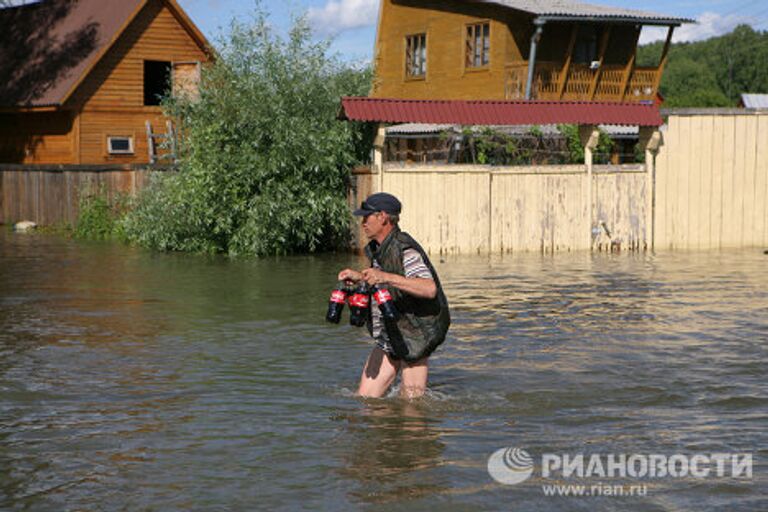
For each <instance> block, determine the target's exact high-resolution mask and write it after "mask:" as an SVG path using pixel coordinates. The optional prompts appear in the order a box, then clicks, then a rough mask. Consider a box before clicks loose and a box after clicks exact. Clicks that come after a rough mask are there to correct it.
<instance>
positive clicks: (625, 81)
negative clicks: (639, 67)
mask: <svg viewBox="0 0 768 512" xmlns="http://www.w3.org/2000/svg"><path fill="white" fill-rule="evenodd" d="M642 31H643V26H642V25H640V26H637V27H636V29H635V46H634V47H633V50H632V55H631V56H630V57H629V62H627V67H626V68H624V73H623V74H622V78H621V91H620V92H619V98H618V99H619V101H622V102H623V101H624V98H626V96H627V89H628V88H629V79H630V77H631V76H632V73H633V71H634V69H635V61H636V60H637V44H638V43H639V42H640V33H641V32H642Z"/></svg>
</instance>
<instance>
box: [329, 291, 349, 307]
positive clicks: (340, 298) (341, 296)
mask: <svg viewBox="0 0 768 512" xmlns="http://www.w3.org/2000/svg"><path fill="white" fill-rule="evenodd" d="M346 300H347V294H346V293H344V292H343V291H341V290H333V292H332V293H331V302H337V303H339V304H343V303H344V302H345V301H346Z"/></svg>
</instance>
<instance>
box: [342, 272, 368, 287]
mask: <svg viewBox="0 0 768 512" xmlns="http://www.w3.org/2000/svg"><path fill="white" fill-rule="evenodd" d="M363 279H365V278H364V277H363V274H362V273H360V272H358V271H357V270H352V269H351V268H345V269H344V270H342V271H341V272H339V277H338V280H339V281H346V282H347V284H349V283H352V284H355V283H359V282H360V281H362V280H363Z"/></svg>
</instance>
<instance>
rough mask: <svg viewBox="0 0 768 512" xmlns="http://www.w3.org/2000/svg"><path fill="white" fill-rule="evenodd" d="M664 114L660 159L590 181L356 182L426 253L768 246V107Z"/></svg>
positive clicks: (549, 172)
mask: <svg viewBox="0 0 768 512" xmlns="http://www.w3.org/2000/svg"><path fill="white" fill-rule="evenodd" d="M668 114H669V117H668V124H667V126H666V129H665V130H664V131H663V132H662V133H663V136H662V139H663V143H662V146H661V148H660V150H659V152H658V154H657V155H656V157H655V159H654V158H653V156H652V155H651V154H650V153H649V154H648V155H647V156H648V157H649V158H648V162H647V164H646V165H636V166H600V165H595V166H593V167H592V169H593V172H592V178H591V180H590V178H589V177H588V172H587V169H586V166H585V165H574V166H547V167H536V166H529V167H489V166H467V165H403V164H400V163H390V164H384V165H383V175H382V176H380V175H379V174H378V172H377V171H376V170H374V171H373V172H374V173H373V174H371V175H369V176H368V177H367V178H366V177H365V176H363V175H360V176H357V181H358V182H359V181H360V180H363V179H368V180H369V181H370V186H368V188H367V189H366V188H365V187H359V188H360V189H361V190H363V189H365V190H380V189H382V190H385V191H388V192H391V193H393V194H395V195H397V196H398V197H400V198H401V199H402V201H403V204H404V210H403V215H402V218H401V223H402V227H403V228H404V229H405V230H407V231H409V232H411V233H412V234H413V235H414V236H416V237H417V238H418V239H419V240H420V241H421V242H422V243H423V244H424V247H425V249H427V250H429V251H430V252H433V253H487V252H493V253H501V252H510V251H544V252H555V251H569V250H579V249H590V248H591V249H594V250H615V249H630V250H643V249H649V248H654V249H717V248H731V247H768V111H749V110H736V109H729V110H720V109H705V110H686V111H677V112H670V113H668ZM375 168H376V166H374V169H375ZM380 184H381V185H380ZM382 186H383V188H382ZM588 187H591V193H590V190H589V188H588ZM649 194H651V196H650V197H649ZM364 197H365V196H361V197H356V198H354V202H359V201H360V200H361V199H363V198H364ZM590 198H591V200H590ZM590 202H591V204H588V203H590ZM651 227H652V228H653V229H651Z"/></svg>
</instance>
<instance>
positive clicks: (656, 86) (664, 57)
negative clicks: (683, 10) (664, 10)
mask: <svg viewBox="0 0 768 512" xmlns="http://www.w3.org/2000/svg"><path fill="white" fill-rule="evenodd" d="M674 31H675V27H674V26H670V27H669V31H668V32H667V40H666V41H665V42H664V50H662V52H661V59H659V67H658V69H656V79H655V80H654V81H653V94H654V95H655V94H656V93H657V92H658V90H659V84H661V75H662V73H663V72H664V67H665V66H666V65H667V60H668V59H669V46H670V45H671V44H672V33H673V32H674Z"/></svg>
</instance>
